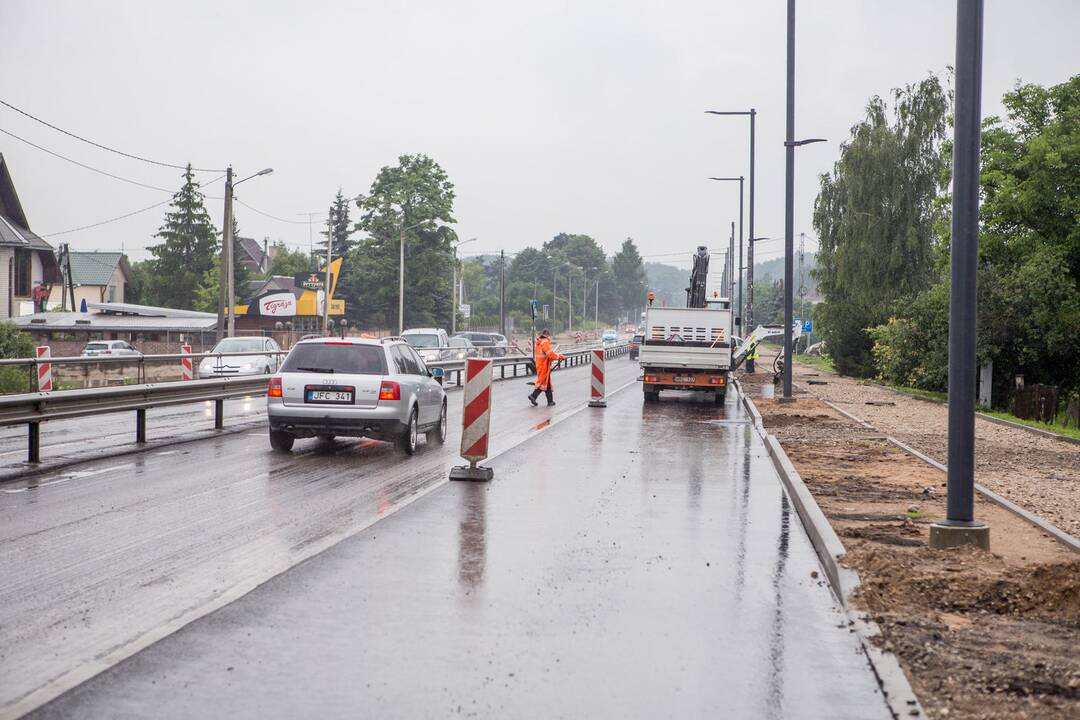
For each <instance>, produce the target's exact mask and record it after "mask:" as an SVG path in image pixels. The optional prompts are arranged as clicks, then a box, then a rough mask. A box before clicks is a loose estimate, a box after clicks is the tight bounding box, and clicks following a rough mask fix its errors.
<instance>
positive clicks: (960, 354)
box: [930, 0, 990, 550]
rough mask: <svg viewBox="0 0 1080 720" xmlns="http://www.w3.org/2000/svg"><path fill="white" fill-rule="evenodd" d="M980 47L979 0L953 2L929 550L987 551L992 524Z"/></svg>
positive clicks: (981, 23) (980, 21)
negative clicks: (941, 342) (941, 513)
mask: <svg viewBox="0 0 1080 720" xmlns="http://www.w3.org/2000/svg"><path fill="white" fill-rule="evenodd" d="M982 50H983V0H957V3H956V113H955V122H954V123H953V168H954V172H953V201H952V261H951V262H952V283H951V287H952V292H951V293H950V295H949V465H948V471H949V472H948V500H947V503H946V519H945V520H943V521H941V522H936V523H933V524H931V525H930V547H932V548H947V547H954V546H957V545H966V544H974V545H978V546H979V547H982V548H984V549H987V550H988V549H990V528H989V526H987V525H986V524H985V523H982V522H979V521H977V520H976V519H975V382H974V380H975V369H976V366H975V330H976V327H975V312H976V274H977V270H978V256H979V141H980V138H979V134H980V121H981V113H982V110H981V106H982Z"/></svg>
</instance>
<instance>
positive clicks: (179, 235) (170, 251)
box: [147, 164, 219, 310]
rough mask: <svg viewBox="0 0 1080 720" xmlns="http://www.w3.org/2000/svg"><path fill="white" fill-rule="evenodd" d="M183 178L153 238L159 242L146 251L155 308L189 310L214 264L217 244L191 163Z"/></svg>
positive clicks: (215, 234) (149, 288)
mask: <svg viewBox="0 0 1080 720" xmlns="http://www.w3.org/2000/svg"><path fill="white" fill-rule="evenodd" d="M183 177H184V184H183V186H182V187H181V188H180V191H179V192H177V193H176V194H175V195H173V199H172V203H171V204H170V205H169V212H168V213H167V214H166V215H165V222H164V224H163V225H162V226H161V229H160V230H158V232H157V234H156V235H155V236H154V237H156V238H160V239H161V243H160V244H158V245H152V246H150V247H149V248H147V249H148V250H149V251H150V253H151V254H152V255H153V260H151V263H152V269H153V273H152V275H151V277H150V278H149V282H148V285H149V287H148V290H149V292H148V293H147V299H148V300H152V301H153V302H154V304H156V305H163V306H165V307H172V308H179V309H184V310H189V309H191V308H193V307H194V305H195V293H196V290H197V288H198V286H199V284H200V282H201V281H202V280H203V278H204V276H205V275H206V271H207V270H209V269H210V268H211V266H212V265H213V262H214V256H215V255H216V254H217V252H218V248H219V243H218V237H217V229H216V228H215V227H214V224H213V222H211V220H210V216H209V215H208V214H207V212H206V207H205V206H204V205H203V194H202V193H201V192H200V191H199V183H198V182H197V181H196V180H195V175H194V173H193V172H192V170H191V165H190V164H189V165H188V166H187V169H186V170H185V171H184V176H183Z"/></svg>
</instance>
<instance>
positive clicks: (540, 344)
mask: <svg viewBox="0 0 1080 720" xmlns="http://www.w3.org/2000/svg"><path fill="white" fill-rule="evenodd" d="M564 358H566V356H565V355H562V354H561V353H557V352H555V351H554V350H552V349H551V339H550V338H546V337H540V338H537V340H536V349H535V350H534V351H533V360H535V361H536V382H534V383H533V387H535V388H536V389H537V390H547V387H548V382H549V381H550V380H551V364H552V363H553V362H556V361H558V360H563V359H564Z"/></svg>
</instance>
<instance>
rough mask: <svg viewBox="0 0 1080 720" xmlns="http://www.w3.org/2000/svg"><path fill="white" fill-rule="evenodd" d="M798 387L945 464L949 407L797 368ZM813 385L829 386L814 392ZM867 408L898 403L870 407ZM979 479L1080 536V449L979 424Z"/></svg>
mask: <svg viewBox="0 0 1080 720" xmlns="http://www.w3.org/2000/svg"><path fill="white" fill-rule="evenodd" d="M764 355H765V354H764V353H762V356H763V357H762V361H761V362H760V363H759V365H758V366H759V367H761V368H769V367H771V365H772V358H771V357H765V356H764ZM759 374H760V373H759ZM794 380H795V383H797V385H798V389H800V390H804V391H806V392H808V393H810V394H812V395H815V396H817V397H819V398H821V399H823V400H828V401H829V402H832V403H835V404H836V405H837V406H838V407H841V408H843V409H844V410H845V411H847V412H849V413H851V414H852V415H855V416H856V417H858V418H861V419H863V420H865V421H867V422H868V423H870V424H871V425H873V426H874V428H876V429H877V430H878V431H880V432H881V433H882V434H884V435H889V436H892V437H895V438H896V439H898V440H900V441H902V442H905V443H907V444H908V445H911V446H912V447H914V448H916V449H917V450H920V451H922V452H923V453H925V454H927V455H929V456H930V457H932V458H933V459H935V460H937V461H938V462H941V463H944V462H945V461H946V456H947V454H948V452H947V442H948V412H947V408H946V406H945V405H942V404H939V403H934V402H928V401H925V400H918V399H916V398H912V397H908V396H906V395H902V394H900V393H897V392H894V391H892V390H889V389H888V388H884V387H882V386H880V385H877V384H874V383H869V382H866V381H860V380H854V379H852V378H847V377H841V376H839V375H834V374H831V373H825V372H823V371H820V370H818V369H816V368H812V367H809V366H806V365H801V364H798V363H796V365H795V378H794ZM808 380H814V381H824V382H826V383H827V384H825V385H810V384H808V383H807V381H808ZM868 402H882V403H892V404H889V405H868V404H867V403H868ZM975 479H976V482H979V483H981V484H983V485H985V486H986V487H988V488H990V489H991V490H994V491H995V492H997V493H1000V494H1001V495H1004V496H1005V497H1007V498H1009V499H1010V500H1012V501H1013V502H1015V503H1016V504H1017V505H1020V506H1022V507H1024V508H1025V509H1027V510H1029V511H1031V512H1033V513H1035V514H1036V515H1039V516H1040V517H1042V518H1044V519H1046V520H1049V521H1050V522H1052V523H1053V524H1055V525H1057V526H1058V527H1060V528H1062V529H1063V530H1065V531H1067V532H1069V533H1071V534H1072V535H1074V536H1077V537H1080V445H1076V444H1073V443H1069V442H1064V441H1061V440H1055V439H1053V438H1046V437H1040V436H1039V435H1036V434H1034V433H1030V432H1026V431H1024V430H1018V429H1014V428H1010V427H1005V426H1003V425H998V424H996V423H992V422H988V421H986V420H983V419H981V418H976V421H975Z"/></svg>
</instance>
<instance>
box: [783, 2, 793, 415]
mask: <svg viewBox="0 0 1080 720" xmlns="http://www.w3.org/2000/svg"><path fill="white" fill-rule="evenodd" d="M784 137H785V139H786V142H785V143H784V146H785V147H784V155H785V158H784V400H791V399H792V397H791V319H792V316H793V313H792V307H791V284H792V282H793V279H792V267H791V260H792V252H793V249H792V242H793V238H792V236H793V235H794V233H795V144H794V143H795V0H788V2H787V132H786V133H785V135H784Z"/></svg>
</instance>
